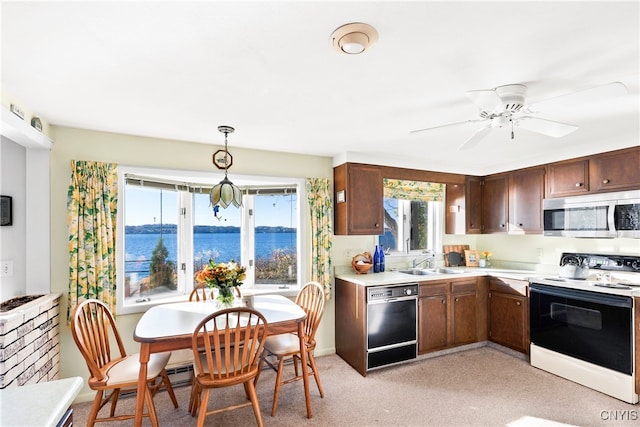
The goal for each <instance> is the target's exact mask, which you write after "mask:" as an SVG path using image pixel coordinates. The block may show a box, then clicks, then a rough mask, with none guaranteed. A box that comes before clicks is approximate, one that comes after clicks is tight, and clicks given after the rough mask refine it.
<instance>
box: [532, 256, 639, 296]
mask: <svg viewBox="0 0 640 427" xmlns="http://www.w3.org/2000/svg"><path fill="white" fill-rule="evenodd" d="M566 264H577V265H584V266H587V267H588V268H589V274H588V276H587V277H586V278H584V279H572V278H566V277H560V276H545V277H538V278H532V279H531V282H532V283H540V284H544V285H550V286H560V287H566V288H572V289H582V290H587V291H592V292H602V293H609V294H616V295H626V296H632V295H639V296H640V256H635V255H617V254H590V253H569V252H565V253H563V254H562V256H561V258H560V267H562V266H564V265H566Z"/></svg>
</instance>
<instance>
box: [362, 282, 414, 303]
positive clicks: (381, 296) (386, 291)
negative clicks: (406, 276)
mask: <svg viewBox="0 0 640 427" xmlns="http://www.w3.org/2000/svg"><path fill="white" fill-rule="evenodd" d="M413 296H416V297H417V296H418V284H417V283H410V284H403V285H391V286H374V287H370V288H368V294H367V301H379V300H385V299H390V298H400V297H413Z"/></svg>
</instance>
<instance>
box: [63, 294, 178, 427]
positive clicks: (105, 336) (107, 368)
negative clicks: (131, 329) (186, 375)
mask: <svg viewBox="0 0 640 427" xmlns="http://www.w3.org/2000/svg"><path fill="white" fill-rule="evenodd" d="M71 334H72V335H73V339H74V341H75V342H76V345H77V346H78V349H79V350H80V353H81V354H82V357H84V360H85V362H86V363H87V367H88V368H89V380H88V383H89V387H90V388H91V389H92V390H95V391H96V396H95V398H94V400H93V405H92V406H91V411H90V413H89V417H88V420H87V426H93V425H94V424H95V423H96V422H102V421H122V420H128V419H133V418H134V417H135V414H123V415H115V412H116V405H117V403H118V397H119V395H120V391H121V390H123V389H129V388H134V389H135V388H136V387H137V385H138V373H139V371H140V355H139V353H136V354H130V355H127V353H126V351H125V348H124V345H123V343H122V339H121V338H120V333H119V332H118V328H117V325H116V322H115V319H114V317H113V314H112V313H111V311H110V310H109V307H108V306H107V305H106V304H105V303H103V302H102V301H99V300H97V299H89V300H85V301H83V302H81V303H80V304H78V306H76V308H75V309H74V310H73V314H72V316H71ZM114 344H115V345H114ZM169 357H171V353H169V352H167V353H154V354H151V355H150V359H149V364H148V368H147V369H148V372H147V386H146V388H145V396H144V398H145V402H146V404H147V410H148V412H147V413H146V414H145V416H148V417H149V418H150V420H151V424H152V425H153V426H157V425H158V418H157V416H156V410H155V406H154V404H153V396H154V395H155V394H156V392H157V391H158V389H159V388H160V387H162V386H164V387H165V388H166V390H167V392H168V393H169V397H170V398H171V401H172V402H173V406H175V407H176V408H177V407H178V401H177V400H176V396H175V394H174V392H173V387H172V386H171V382H170V381H169V376H168V375H167V371H166V370H165V366H166V365H167V362H168V361H169ZM157 380H158V381H157ZM106 391H110V393H109V394H108V396H106V397H104V394H105V392H106ZM109 401H111V409H110V412H109V417H105V418H97V417H98V412H100V409H102V408H103V407H104V406H105V405H106V404H107V403H108V402H109Z"/></svg>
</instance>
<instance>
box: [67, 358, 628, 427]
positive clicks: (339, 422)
mask: <svg viewBox="0 0 640 427" xmlns="http://www.w3.org/2000/svg"><path fill="white" fill-rule="evenodd" d="M317 362H318V365H319V370H320V372H321V379H322V382H323V386H324V391H325V397H324V399H321V398H320V396H319V394H318V390H317V388H315V383H313V382H312V383H311V395H312V407H313V418H311V419H307V418H306V414H305V402H304V393H303V391H302V383H301V382H297V383H293V384H289V385H287V386H284V387H283V390H282V392H281V395H280V404H279V407H278V413H277V414H276V416H275V417H271V415H270V413H271V403H272V396H273V381H274V378H275V374H274V373H273V371H271V370H268V369H265V370H264V371H263V373H262V376H261V378H260V382H259V383H258V387H257V390H258V398H259V399H260V406H261V408H262V416H263V420H264V424H265V426H302V425H304V426H511V427H530V426H550V427H553V426H556V427H557V426H562V425H573V426H629V427H630V426H635V427H637V426H638V425H640V405H630V404H627V403H625V402H622V401H620V400H617V399H614V398H612V397H609V396H607V395H605V394H602V393H599V392H596V391H593V390H591V389H588V388H586V387H583V386H581V385H578V384H575V383H572V382H570V381H567V380H565V379H562V378H559V377H556V376H554V375H552V374H549V373H547V372H544V371H541V370H539V369H536V368H532V367H531V366H530V365H529V364H528V362H526V361H524V360H522V359H521V358H518V357H514V356H513V355H511V354H509V353H507V352H503V351H500V350H499V349H496V348H494V347H488V346H487V347H480V348H476V349H472V350H468V351H462V352H458V353H453V354H448V355H444V356H440V357H435V358H430V359H422V360H417V361H414V362H411V363H405V364H401V365H396V366H392V367H387V368H384V369H381V370H377V371H372V372H370V373H369V374H368V375H367V376H366V377H362V376H361V375H360V374H358V373H357V372H356V371H355V370H353V369H352V368H351V367H350V366H349V365H348V364H347V363H346V362H344V361H343V360H342V359H341V358H340V357H339V356H337V355H329V356H323V357H318V358H317ZM189 391H190V388H189V387H179V388H176V395H177V397H178V401H179V404H180V407H179V408H178V409H174V408H173V406H172V404H171V401H170V400H169V397H168V396H167V394H166V393H164V392H163V393H160V394H158V395H157V396H156V400H155V401H156V407H157V410H158V416H159V420H160V425H161V426H195V425H196V419H195V418H192V417H191V416H190V415H189V414H188V413H187V409H186V408H187V405H188V402H189ZM212 396H214V397H212V399H211V402H210V406H209V407H210V408H212V407H213V406H214V405H215V404H216V403H218V402H220V403H226V402H242V401H244V399H245V397H244V390H243V388H242V386H239V387H237V388H231V389H225V390H221V391H214V394H213V395H212ZM134 404H135V401H134V399H133V398H126V399H123V400H122V402H120V403H119V409H121V410H125V409H131V408H132V407H133V406H134ZM89 406H90V403H82V404H77V405H74V406H73V409H74V425H79V426H84V425H85V424H86V418H87V415H88V411H89ZM205 424H206V425H208V426H225V427H226V426H251V425H255V418H254V416H253V411H252V409H251V408H250V407H247V408H242V409H238V410H235V411H231V412H227V413H224V414H217V415H211V416H209V417H207V419H206V423H205ZM98 425H99V426H101V427H108V426H110V425H120V426H122V425H131V423H130V422H121V423H113V424H111V423H100V424H98ZM144 425H150V423H149V420H148V419H145V420H144Z"/></svg>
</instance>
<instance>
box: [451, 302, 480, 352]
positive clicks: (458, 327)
mask: <svg viewBox="0 0 640 427" xmlns="http://www.w3.org/2000/svg"><path fill="white" fill-rule="evenodd" d="M451 299H452V303H453V307H452V312H453V315H452V318H451V323H452V325H451V329H452V331H453V345H460V344H470V343H473V342H476V341H477V336H478V334H477V332H476V331H477V320H476V301H477V298H476V294H475V292H474V293H469V294H453V295H451Z"/></svg>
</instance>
